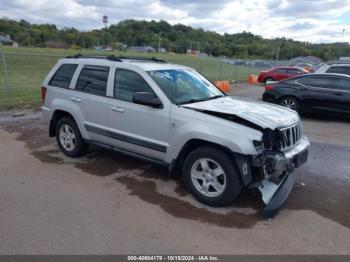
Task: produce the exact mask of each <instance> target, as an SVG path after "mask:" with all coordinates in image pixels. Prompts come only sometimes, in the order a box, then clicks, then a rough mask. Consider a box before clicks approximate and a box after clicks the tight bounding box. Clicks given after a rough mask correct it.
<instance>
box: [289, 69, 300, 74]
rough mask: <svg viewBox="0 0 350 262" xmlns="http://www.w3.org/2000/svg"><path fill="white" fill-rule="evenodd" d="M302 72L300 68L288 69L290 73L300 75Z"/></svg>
mask: <svg viewBox="0 0 350 262" xmlns="http://www.w3.org/2000/svg"><path fill="white" fill-rule="evenodd" d="M300 73H301V71H299V70H298V69H288V74H289V75H298V74H300Z"/></svg>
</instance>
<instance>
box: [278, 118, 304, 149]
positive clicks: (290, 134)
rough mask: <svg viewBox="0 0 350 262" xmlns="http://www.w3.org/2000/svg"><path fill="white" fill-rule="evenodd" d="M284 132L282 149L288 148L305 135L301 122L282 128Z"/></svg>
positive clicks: (282, 132)
mask: <svg viewBox="0 0 350 262" xmlns="http://www.w3.org/2000/svg"><path fill="white" fill-rule="evenodd" d="M280 131H281V134H282V141H281V150H288V149H289V148H292V147H293V146H294V145H295V144H297V143H298V142H299V140H300V139H301V137H302V135H303V127H302V125H301V122H298V123H297V124H295V125H292V126H289V127H286V128H283V129H280Z"/></svg>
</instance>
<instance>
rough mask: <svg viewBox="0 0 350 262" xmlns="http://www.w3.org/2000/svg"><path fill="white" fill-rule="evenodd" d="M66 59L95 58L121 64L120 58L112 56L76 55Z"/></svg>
mask: <svg viewBox="0 0 350 262" xmlns="http://www.w3.org/2000/svg"><path fill="white" fill-rule="evenodd" d="M66 58H95V59H107V60H111V61H117V62H123V61H122V60H121V59H120V58H118V57H116V56H114V55H109V56H87V55H82V54H80V53H79V54H76V55H72V56H67V57H66Z"/></svg>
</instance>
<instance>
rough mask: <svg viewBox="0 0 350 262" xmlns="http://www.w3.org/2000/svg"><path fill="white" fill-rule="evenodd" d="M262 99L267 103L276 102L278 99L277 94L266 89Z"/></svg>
mask: <svg viewBox="0 0 350 262" xmlns="http://www.w3.org/2000/svg"><path fill="white" fill-rule="evenodd" d="M262 100H263V101H264V102H269V103H274V104H275V103H277V101H278V95H277V94H275V93H273V92H271V91H266V92H265V93H264V94H263V96H262Z"/></svg>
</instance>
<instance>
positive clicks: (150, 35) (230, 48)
mask: <svg viewBox="0 0 350 262" xmlns="http://www.w3.org/2000/svg"><path fill="white" fill-rule="evenodd" d="M0 34H2V35H7V34H8V35H10V36H11V38H12V39H13V40H15V41H17V42H18V43H19V45H20V46H30V47H45V46H51V45H56V47H57V46H58V47H65V48H76V49H79V48H93V47H95V46H98V45H102V46H103V45H106V44H107V45H109V46H112V47H114V48H117V49H118V48H123V45H122V44H124V45H127V46H152V47H154V48H157V47H158V41H159V35H160V38H161V47H163V48H165V49H166V50H167V51H170V52H175V53H185V52H186V50H187V49H194V50H199V51H201V52H205V53H207V54H208V55H213V56H227V57H235V58H243V59H246V58H254V59H276V56H278V58H279V59H290V58H293V57H297V56H308V55H311V56H316V57H319V58H321V59H322V60H324V61H327V60H330V59H336V58H338V57H341V56H349V55H350V46H349V43H327V44H315V43H309V42H300V41H294V40H292V39H287V38H284V37H281V38H275V39H265V38H263V37H261V36H258V35H254V34H252V33H249V32H242V33H236V34H227V33H225V34H223V35H221V34H218V33H216V32H212V31H205V30H203V29H201V28H199V29H195V28H192V27H190V26H186V25H183V24H176V25H171V24H169V23H168V22H166V21H136V20H124V21H121V22H119V23H118V24H112V25H110V26H108V27H107V29H104V28H102V29H96V30H91V31H79V30H77V29H76V28H73V27H69V28H68V27H65V28H62V29H59V28H57V26H56V25H54V24H32V23H29V22H28V21H25V20H20V21H15V20H10V19H6V18H2V19H0ZM105 37H106V40H105ZM105 42H107V43H105ZM278 50H279V51H278Z"/></svg>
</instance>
